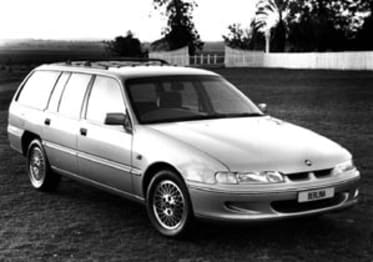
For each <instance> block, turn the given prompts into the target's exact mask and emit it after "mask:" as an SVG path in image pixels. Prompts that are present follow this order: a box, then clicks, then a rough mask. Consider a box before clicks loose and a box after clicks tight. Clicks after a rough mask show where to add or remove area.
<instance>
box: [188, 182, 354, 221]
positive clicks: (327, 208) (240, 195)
mask: <svg viewBox="0 0 373 262" xmlns="http://www.w3.org/2000/svg"><path fill="white" fill-rule="evenodd" d="M359 178H360V177H359V176H358V177H355V178H351V179H348V180H345V181H339V182H338V183H325V184H324V185H317V186H315V185H313V186H312V185H310V186H308V187H301V188H299V189H298V188H297V189H289V190H277V191H276V190H275V189H272V190H266V191H261V192H258V191H257V192H250V191H247V192H242V191H241V192H232V191H225V192H224V191H216V190H214V189H211V188H203V187H198V186H195V185H189V186H188V188H189V194H190V198H191V202H192V206H193V211H194V215H195V216H196V217H197V218H204V219H212V220H221V221H251V220H275V219H281V218H288V217H289V218H290V217H297V216H306V215H312V214H318V213H325V212H331V211H336V210H341V209H344V208H347V207H350V206H352V205H354V204H356V203H357V202H358V195H359V189H358V186H359ZM330 187H333V188H334V190H335V194H334V197H333V198H329V199H324V200H317V201H312V202H306V203H298V194H299V193H300V192H303V191H308V190H316V189H323V188H330Z"/></svg>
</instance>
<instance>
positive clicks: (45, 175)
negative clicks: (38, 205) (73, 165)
mask: <svg viewBox="0 0 373 262" xmlns="http://www.w3.org/2000/svg"><path fill="white" fill-rule="evenodd" d="M27 174H28V176H29V179H30V182H31V185H32V187H33V188H35V189H37V190H40V191H53V190H55V189H56V188H57V185H58V182H59V181H60V176H59V175H57V174H55V173H53V172H52V170H51V168H50V166H49V163H48V159H47V155H46V154H45V151H44V148H43V146H42V144H41V142H40V140H39V139H34V140H33V141H31V143H30V144H29V146H28V149H27Z"/></svg>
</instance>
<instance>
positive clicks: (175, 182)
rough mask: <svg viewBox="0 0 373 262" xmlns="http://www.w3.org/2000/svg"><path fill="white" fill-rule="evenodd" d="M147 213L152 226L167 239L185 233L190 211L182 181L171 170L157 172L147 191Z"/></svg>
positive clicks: (190, 214)
mask: <svg viewBox="0 0 373 262" xmlns="http://www.w3.org/2000/svg"><path fill="white" fill-rule="evenodd" d="M146 204H147V206H146V207H147V213H148V216H149V219H150V221H151V223H152V224H153V226H154V227H155V228H156V229H157V230H158V231H159V232H160V233H161V234H163V235H165V236H169V237H175V236H180V235H183V234H185V233H186V231H187V228H188V227H189V226H190V224H191V222H192V209H191V205H190V200H189V195H188V191H187V189H186V186H185V184H184V181H182V179H181V178H180V177H179V176H178V175H177V174H176V173H175V172H173V171H171V170H162V171H160V172H158V173H157V174H156V175H155V176H154V177H153V179H152V180H151V182H150V184H149V187H148V190H147V199H146Z"/></svg>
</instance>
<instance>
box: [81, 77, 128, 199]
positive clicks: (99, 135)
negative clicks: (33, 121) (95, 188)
mask: <svg viewBox="0 0 373 262" xmlns="http://www.w3.org/2000/svg"><path fill="white" fill-rule="evenodd" d="M123 92H124V90H123V89H122V86H121V85H120V84H119V82H118V81H117V80H116V79H114V78H110V77H103V76H96V78H95V80H94V83H93V85H92V89H91V91H90V93H89V96H88V100H87V105H86V112H85V114H84V116H83V118H84V119H83V120H82V121H81V123H80V130H79V132H80V133H79V136H78V150H79V152H78V165H79V170H80V175H81V176H83V177H85V178H88V179H90V180H93V181H95V182H98V183H99V184H101V185H106V186H109V187H112V188H116V189H119V190H121V191H125V192H127V193H131V192H132V177H131V146H132V134H129V133H127V132H126V131H125V129H124V127H123V126H109V125H105V124H104V122H105V117H106V114H107V113H123V114H125V113H126V107H125V102H124V99H123V97H124V96H123Z"/></svg>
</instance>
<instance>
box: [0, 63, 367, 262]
mask: <svg viewBox="0 0 373 262" xmlns="http://www.w3.org/2000/svg"><path fill="white" fill-rule="evenodd" d="M216 71H218V72H219V73H221V74H223V75H224V76H225V77H226V78H228V79H229V80H231V81H232V82H233V83H234V84H235V85H237V86H238V87H239V88H240V89H241V90H243V91H244V92H245V93H246V94H247V95H249V96H250V97H251V98H252V99H253V100H254V101H255V102H257V103H259V102H266V103H268V105H269V111H270V114H272V115H273V116H276V117H279V118H282V119H284V120H288V121H290V122H293V123H296V124H299V125H302V126H305V127H307V128H311V129H312V130H314V131H316V132H318V133H321V134H323V135H326V136H328V137H330V138H332V139H333V140H335V141H337V142H338V143H341V144H342V145H344V146H345V147H346V148H348V149H349V150H350V151H351V152H352V153H353V154H354V156H355V162H356V164H357V166H358V167H359V168H360V170H361V172H362V176H363V179H362V188H363V193H364V194H365V195H364V197H363V198H362V201H361V202H360V204H359V205H358V206H356V207H355V208H353V209H351V210H348V211H345V212H343V213H336V214H328V215H325V216H322V217H317V218H308V219H296V220H289V221H282V222H275V223H260V224H251V225H216V224H212V223H199V224H198V225H197V227H196V228H195V230H194V232H193V234H192V236H191V237H189V238H188V239H186V240H170V239H166V238H163V237H161V236H160V235H158V234H157V233H156V232H155V231H154V230H153V229H152V227H151V226H150V224H149V223H148V220H147V218H146V213H145V211H144V208H143V207H141V206H139V205H137V204H134V203H132V202H129V201H126V200H124V199H121V198H119V197H116V196H113V195H110V194H107V193H104V192H101V191H98V190H96V189H92V188H90V187H87V186H84V185H81V184H78V183H76V182H73V181H70V180H67V179H64V180H63V182H62V183H61V186H60V187H59V189H58V191H57V192H55V193H50V194H45V193H39V192H36V191H34V190H32V189H31V188H30V186H29V183H28V179H27V177H26V175H25V171H24V159H23V158H22V157H21V156H19V155H17V154H16V153H14V152H13V151H12V150H11V149H10V148H9V146H8V142H7V137H6V121H7V107H8V103H9V101H10V98H11V96H12V94H13V92H14V91H13V90H8V89H6V90H8V91H4V92H1V93H0V160H1V164H0V181H1V183H0V199H1V201H0V210H1V213H0V261H26V260H27V261H183V262H186V261H198V262H203V261H372V260H373V193H372V192H373V179H372V177H371V176H372V174H373V164H372V158H373V149H372V148H373V122H372V116H373V88H372V83H373V74H372V73H371V72H331V71H289V70H264V69H217V70H216ZM13 80H14V79H13ZM4 81H5V80H4ZM0 90H1V88H0ZM370 194H372V195H370Z"/></svg>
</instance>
